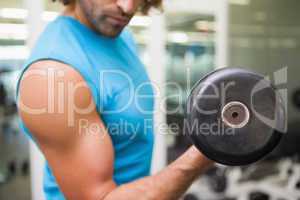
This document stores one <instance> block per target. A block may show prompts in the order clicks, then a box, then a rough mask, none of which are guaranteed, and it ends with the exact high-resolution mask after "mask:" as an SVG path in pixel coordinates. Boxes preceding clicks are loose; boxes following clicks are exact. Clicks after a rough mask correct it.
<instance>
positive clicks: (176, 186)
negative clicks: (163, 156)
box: [105, 146, 213, 200]
mask: <svg viewBox="0 0 300 200" xmlns="http://www.w3.org/2000/svg"><path fill="white" fill-rule="evenodd" d="M212 164H213V162H212V161H210V160H208V159H207V158H205V157H204V156H203V155H202V154H201V153H200V152H199V151H198V150H197V149H196V148H195V147H194V146H193V147H191V148H190V149H188V150H187V151H186V152H185V153H184V154H183V155H182V156H181V157H179V158H178V159H177V160H176V161H174V162H173V163H172V164H170V165H169V166H167V167H166V168H165V169H163V170H162V171H160V172H159V173H157V174H155V175H153V176H149V177H146V178H142V179H139V180H137V181H134V182H131V183H128V184H124V185H122V186H120V187H118V188H116V189H115V190H113V191H112V192H111V193H109V194H108V195H107V196H106V198H105V200H116V199H118V200H125V199H126V200H129V199H130V200H156V199H159V200H176V199H178V198H179V197H180V196H182V194H183V193H184V192H185V191H186V190H187V189H188V187H189V186H190V185H191V184H192V182H193V181H194V180H195V179H196V178H197V177H198V176H199V175H201V174H202V173H203V172H204V171H205V170H206V169H207V168H208V167H209V166H211V165H212Z"/></svg>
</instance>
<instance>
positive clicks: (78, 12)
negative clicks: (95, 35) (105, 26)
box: [62, 4, 94, 30]
mask: <svg viewBox="0 0 300 200" xmlns="http://www.w3.org/2000/svg"><path fill="white" fill-rule="evenodd" d="M62 15H65V16H70V17H73V18H74V19H76V20H78V21H79V22H80V23H82V24H84V25H86V26H87V27H88V28H90V29H92V30H94V27H93V25H92V24H91V23H90V22H89V20H88V19H87V18H86V16H85V15H84V13H83V11H82V9H81V8H80V6H79V5H78V4H70V5H67V6H66V7H65V9H64V11H63V13H62Z"/></svg>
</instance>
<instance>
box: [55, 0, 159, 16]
mask: <svg viewBox="0 0 300 200" xmlns="http://www.w3.org/2000/svg"><path fill="white" fill-rule="evenodd" d="M52 1H53V2H55V1H60V2H61V3H63V4H64V5H69V4H73V3H75V1H76V0H52ZM145 2H146V3H145V4H144V5H142V7H141V12H142V13H143V14H145V15H146V14H148V12H149V10H150V9H151V8H152V7H153V8H158V9H161V7H162V0H145Z"/></svg>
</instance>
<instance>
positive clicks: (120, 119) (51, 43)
mask: <svg viewBox="0 0 300 200" xmlns="http://www.w3.org/2000/svg"><path fill="white" fill-rule="evenodd" d="M45 59H46V60H55V61H59V62H62V63H66V64H68V65H69V66H71V67H72V68H74V69H75V70H77V71H78V72H79V73H80V74H81V76H82V77H83V78H84V80H85V81H86V83H87V85H88V86H89V89H90V90H91V92H92V95H93V99H94V102H95V103H96V107H97V111H98V113H99V115H100V116H101V118H102V120H103V122H104V124H105V125H106V128H107V129H108V133H109V134H110V136H111V139H112V142H113V147H114V153H115V162H114V177H113V179H114V181H115V182H116V183H117V184H118V185H120V184H124V183H127V182H130V181H133V180H136V179H138V178H141V177H144V176H147V175H149V173H150V166H151V158H152V149H153V104H154V102H153V89H152V86H151V83H150V81H149V77H148V75H147V73H146V70H145V68H144V66H143V64H142V63H141V61H140V59H139V58H138V54H137V49H136V45H135V44H134V41H133V38H132V35H131V34H130V32H129V30H127V29H124V30H123V31H122V33H121V34H120V35H119V36H118V37H116V38H107V37H104V36H102V35H99V34H97V33H96V32H94V31H92V30H91V29H89V28H88V27H86V26H85V25H83V24H81V23H80V22H79V21H77V20H75V19H74V18H72V17H68V16H59V17H58V18H56V20H54V21H53V22H51V23H49V24H48V25H47V27H46V29H45V30H44V32H43V33H42V34H41V36H40V38H39V39H38V41H37V43H36V45H35V47H34V49H33V51H32V53H31V56H30V58H29V59H28V61H27V62H26V63H25V65H24V67H23V68H22V70H21V73H20V76H19V79H18V83H17V94H16V98H18V90H19V81H20V79H21V77H22V75H23V73H24V71H25V70H26V69H27V68H28V67H29V66H30V65H31V64H32V63H34V62H37V61H40V60H45ZM16 100H17V99H16ZM19 125H20V127H21V129H22V130H23V132H24V133H25V134H26V135H27V136H29V138H31V139H33V138H32V136H31V133H30V131H29V130H28V128H26V126H25V124H24V123H23V122H22V120H21V119H20V123H19ZM43 188H44V192H45V195H46V198H47V200H63V199H65V198H64V196H63V194H62V192H61V191H60V189H59V187H58V185H57V183H56V181H55V177H54V176H53V174H52V172H51V168H50V167H49V165H48V163H47V162H46V163H45V170H44V185H43Z"/></svg>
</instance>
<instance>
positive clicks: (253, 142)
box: [184, 68, 286, 166]
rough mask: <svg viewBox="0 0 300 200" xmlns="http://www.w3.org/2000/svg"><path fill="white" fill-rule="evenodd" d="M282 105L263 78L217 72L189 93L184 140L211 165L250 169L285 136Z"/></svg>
mask: <svg viewBox="0 0 300 200" xmlns="http://www.w3.org/2000/svg"><path fill="white" fill-rule="evenodd" d="M284 105H285V104H284V101H283V99H282V97H281V96H280V94H279V91H277V89H276V88H275V87H274V85H273V84H272V83H271V82H270V81H269V80H268V79H266V78H264V77H263V76H262V75H259V74H257V73H254V72H251V71H248V70H244V69H239V68H223V69H219V70H216V71H214V72H212V73H210V74H208V75H206V76H205V77H204V78H202V79H201V80H200V81H198V82H197V83H196V84H195V85H194V87H193V88H192V90H191V93H190V95H189V96H188V99H187V103H186V108H185V119H184V134H185V135H188V137H189V138H190V139H191V141H192V143H193V144H194V145H195V146H196V147H197V148H198V149H199V150H200V151H201V152H202V153H203V154H204V155H205V156H207V157H208V158H210V159H211V160H214V161H216V162H218V163H220V164H224V165H231V166H241V165H247V164H251V163H254V162H256V161H258V160H260V159H262V158H263V157H264V156H266V155H267V154H268V153H270V152H271V151H272V150H273V149H274V148H275V147H276V146H277V144H278V143H279V142H280V140H281V138H282V136H283V134H284V133H285V132H286V109H285V106H284Z"/></svg>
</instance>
